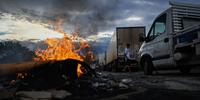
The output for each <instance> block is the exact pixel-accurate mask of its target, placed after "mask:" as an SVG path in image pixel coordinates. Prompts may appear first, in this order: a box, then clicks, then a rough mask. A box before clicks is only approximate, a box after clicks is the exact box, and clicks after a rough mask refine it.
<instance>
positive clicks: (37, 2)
mask: <svg viewBox="0 0 200 100" xmlns="http://www.w3.org/2000/svg"><path fill="white" fill-rule="evenodd" d="M118 4H119V3H118V0H109V2H108V0H1V1H0V9H1V10H2V9H3V10H4V11H6V12H9V13H15V14H20V12H21V10H22V11H23V13H22V14H23V15H26V14H27V15H31V16H32V17H34V18H33V19H37V18H40V19H42V20H51V24H53V25H55V21H56V19H57V18H61V19H63V21H64V22H63V24H62V26H63V28H64V29H65V30H66V31H70V32H72V31H76V32H78V33H81V35H83V36H87V35H93V34H96V33H98V32H99V31H104V30H106V29H107V28H108V27H109V26H111V25H112V23H110V22H111V21H112V20H114V17H115V16H113V12H115V8H116V7H117V5H118ZM35 17H37V18H35Z"/></svg>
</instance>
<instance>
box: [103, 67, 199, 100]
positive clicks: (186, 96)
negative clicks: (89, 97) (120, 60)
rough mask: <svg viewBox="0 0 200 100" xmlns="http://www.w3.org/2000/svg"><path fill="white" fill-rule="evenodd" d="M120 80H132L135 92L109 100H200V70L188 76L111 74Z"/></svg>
mask: <svg viewBox="0 0 200 100" xmlns="http://www.w3.org/2000/svg"><path fill="white" fill-rule="evenodd" d="M103 73H105V74H110V75H113V76H114V77H115V78H116V79H118V80H123V79H126V80H129V81H130V80H131V81H130V83H129V84H130V86H131V88H133V90H134V91H132V92H129V93H124V94H120V95H117V96H114V97H111V98H106V99H107V100H200V68H195V69H193V70H192V71H191V73H190V74H188V75H183V74H181V73H180V72H179V71H178V70H167V71H166V70H165V71H158V73H156V74H155V73H154V74H153V75H151V76H146V75H144V74H143V72H142V71H139V72H128V73H110V72H103Z"/></svg>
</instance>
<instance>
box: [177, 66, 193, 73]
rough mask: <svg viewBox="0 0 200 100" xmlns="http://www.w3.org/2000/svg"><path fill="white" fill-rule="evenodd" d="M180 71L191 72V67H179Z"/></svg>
mask: <svg viewBox="0 0 200 100" xmlns="http://www.w3.org/2000/svg"><path fill="white" fill-rule="evenodd" d="M179 70H180V72H181V73H183V74H189V73H190V71H191V67H190V66H181V67H180V68H179Z"/></svg>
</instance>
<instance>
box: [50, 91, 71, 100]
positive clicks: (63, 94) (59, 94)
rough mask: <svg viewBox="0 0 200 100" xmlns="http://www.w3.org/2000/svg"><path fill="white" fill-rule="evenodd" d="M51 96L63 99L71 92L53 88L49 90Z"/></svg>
mask: <svg viewBox="0 0 200 100" xmlns="http://www.w3.org/2000/svg"><path fill="white" fill-rule="evenodd" d="M51 93H52V97H53V98H55V99H64V98H66V97H67V96H71V95H72V94H71V93H70V92H67V91H65V90H53V91H51Z"/></svg>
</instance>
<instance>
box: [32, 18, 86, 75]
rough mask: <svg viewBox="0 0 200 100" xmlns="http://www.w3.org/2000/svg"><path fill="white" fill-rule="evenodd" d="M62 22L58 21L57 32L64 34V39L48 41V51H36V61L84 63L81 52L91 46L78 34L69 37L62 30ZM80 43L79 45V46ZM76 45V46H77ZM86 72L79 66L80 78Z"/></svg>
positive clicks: (78, 73) (46, 41)
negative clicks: (70, 60) (74, 60)
mask: <svg viewBox="0 0 200 100" xmlns="http://www.w3.org/2000/svg"><path fill="white" fill-rule="evenodd" d="M61 25H62V20H58V23H57V27H56V28H55V30H56V31H58V32H59V33H62V34H64V36H63V38H60V39H58V38H51V39H46V40H45V41H44V43H46V44H47V46H48V47H47V49H45V50H41V49H37V50H36V51H35V54H36V58H34V60H36V61H58V60H65V59H76V60H80V61H83V60H84V59H85V58H84V57H85V56H84V55H80V53H79V52H80V51H81V50H82V49H84V48H88V47H89V44H88V43H87V41H86V40H85V39H83V38H80V37H79V36H78V33H75V32H74V33H72V35H68V34H67V33H66V32H65V31H64V30H63V29H62V28H61ZM77 42H78V44H77ZM75 44H76V45H75ZM83 73H84V72H83V71H82V69H81V65H78V66H77V75H78V77H80V76H81V75H82V74H83Z"/></svg>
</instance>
